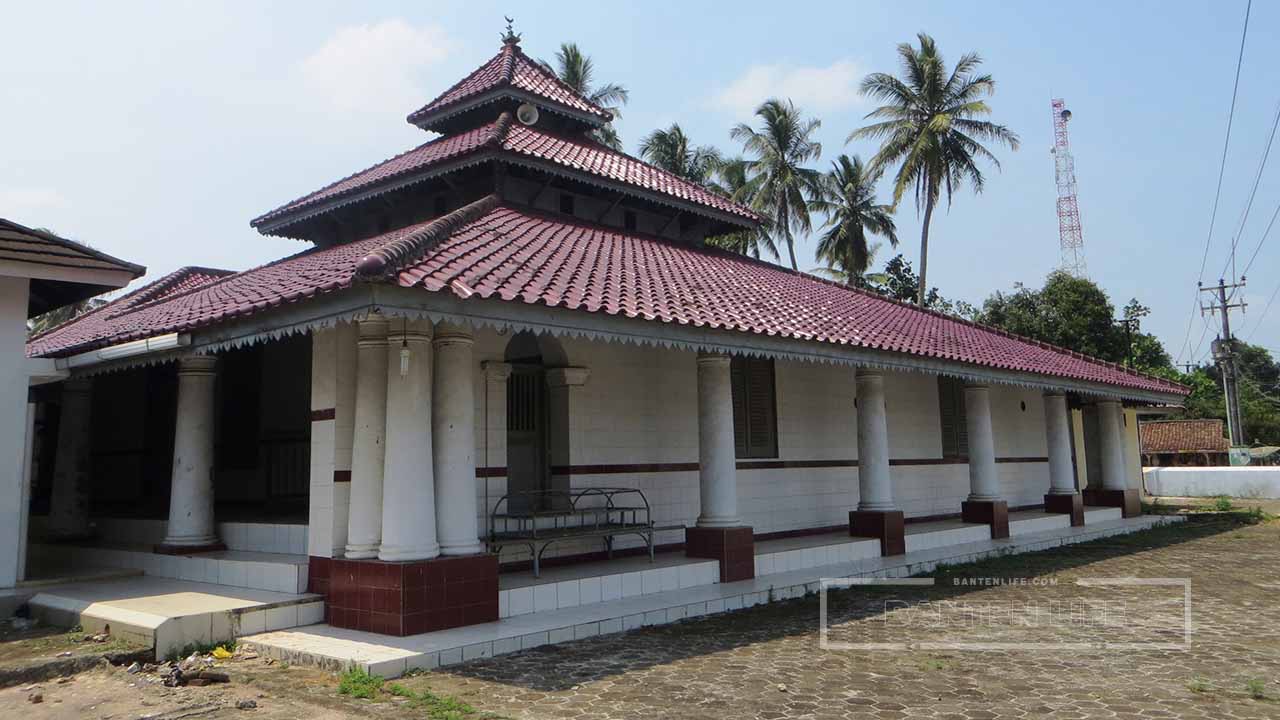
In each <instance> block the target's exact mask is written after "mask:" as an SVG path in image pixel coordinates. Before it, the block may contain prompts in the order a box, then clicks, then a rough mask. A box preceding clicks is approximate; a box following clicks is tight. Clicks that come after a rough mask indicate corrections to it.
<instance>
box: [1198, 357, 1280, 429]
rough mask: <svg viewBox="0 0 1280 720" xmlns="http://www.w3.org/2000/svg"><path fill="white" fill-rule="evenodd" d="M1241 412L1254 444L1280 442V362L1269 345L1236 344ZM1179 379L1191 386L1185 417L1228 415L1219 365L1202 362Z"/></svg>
mask: <svg viewBox="0 0 1280 720" xmlns="http://www.w3.org/2000/svg"><path fill="white" fill-rule="evenodd" d="M1236 370H1237V372H1238V377H1239V382H1238V383H1237V385H1238V387H1239V396H1240V413H1241V416H1242V417H1243V418H1244V439H1245V442H1247V443H1249V444H1252V445H1280V363H1277V362H1276V361H1275V359H1274V358H1273V357H1272V356H1271V353H1270V352H1268V351H1267V349H1266V348H1263V347H1259V346H1257V345H1249V344H1247V343H1237V344H1236ZM1179 380H1180V381H1181V382H1183V383H1185V384H1187V385H1190V386H1191V395H1190V396H1188V397H1187V399H1186V401H1185V402H1184V403H1183V407H1184V411H1183V413H1182V416H1183V417H1187V418H1218V419H1219V420H1222V421H1223V422H1226V419H1227V407H1226V401H1225V399H1224V397H1223V389H1222V373H1221V372H1220V371H1219V369H1218V366H1217V365H1213V364H1209V365H1202V366H1199V367H1196V368H1194V369H1192V371H1191V372H1190V373H1188V374H1186V375H1182V376H1181V377H1180V378H1179Z"/></svg>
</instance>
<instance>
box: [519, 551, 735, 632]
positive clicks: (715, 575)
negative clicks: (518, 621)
mask: <svg viewBox="0 0 1280 720" xmlns="http://www.w3.org/2000/svg"><path fill="white" fill-rule="evenodd" d="M719 581H720V565H719V563H717V562H716V561H707V562H695V563H686V564H683V565H675V566H671V567H660V568H649V569H646V570H637V571H634V572H627V573H618V574H615V575H604V576H600V577H589V578H580V579H575V580H563V581H560V582H554V583H544V584H542V585H530V586H527V587H522V588H512V589H509V590H500V591H498V617H504V618H505V617H514V616H516V615H527V614H529V613H534V612H546V611H549V610H562V609H564V608H571V607H578V606H580V605H590V604H593V603H598V602H608V601H610V600H618V599H621V598H629V597H638V596H640V595H651V594H653V593H659V592H666V591H668V590H682V589H685V588H691V587H696V586H699V585H712V584H714V583H717V582H719Z"/></svg>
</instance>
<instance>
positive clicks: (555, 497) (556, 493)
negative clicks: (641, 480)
mask: <svg viewBox="0 0 1280 720" xmlns="http://www.w3.org/2000/svg"><path fill="white" fill-rule="evenodd" d="M657 529H659V528H655V527H654V525H653V518H652V517H651V515H650V512H649V500H648V499H647V498H646V497H645V496H644V493H643V492H641V491H639V490H636V489H634V488H578V489H574V490H535V491H528V492H513V493H507V494H506V495H503V496H502V497H501V498H499V499H498V501H497V502H496V503H494V506H493V511H492V512H490V513H489V534H488V537H487V538H486V542H487V543H488V545H489V550H490V551H491V552H494V553H499V552H501V551H502V548H503V547H504V546H506V545H517V546H524V547H527V548H528V549H529V554H530V556H532V558H533V576H534V577H539V575H540V573H541V565H542V554H543V553H544V552H546V550H547V548H548V547H549V546H551V545H552V544H554V543H557V542H562V541H569V540H581V539H584V538H600V539H601V540H603V542H604V549H605V554H606V556H607V557H609V558H610V559H612V558H613V540H614V538H615V537H617V536H619V535H637V536H639V537H640V538H642V539H643V540H644V542H645V546H646V547H647V548H648V551H649V562H653V533H654V531H655V530H657Z"/></svg>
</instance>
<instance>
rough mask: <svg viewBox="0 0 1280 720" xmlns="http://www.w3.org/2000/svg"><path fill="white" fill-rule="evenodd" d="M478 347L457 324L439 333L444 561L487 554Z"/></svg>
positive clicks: (435, 442) (439, 497)
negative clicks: (480, 477) (480, 480)
mask: <svg viewBox="0 0 1280 720" xmlns="http://www.w3.org/2000/svg"><path fill="white" fill-rule="evenodd" d="M474 343H475V340H474V339H473V338H472V335H471V331H470V329H468V328H466V327H463V326H460V325H453V324H451V323H441V324H440V325H439V326H437V327H436V334H435V340H434V342H433V345H434V346H435V353H436V358H435V359H436V364H435V377H434V380H433V382H432V391H433V392H432V400H433V402H434V404H433V405H432V408H431V440H432V446H433V448H434V450H435V459H434V463H433V466H434V469H435V475H436V535H437V537H438V539H439V542H440V553H441V554H442V555H474V554H476V553H479V552H481V551H483V549H484V548H483V546H482V545H481V544H480V529H479V519H478V514H479V503H478V502H477V500H476V440H475V415H476V406H475V385H474V383H475V379H474V378H473V374H474V369H473V367H472V365H474V363H473V361H472V345H474Z"/></svg>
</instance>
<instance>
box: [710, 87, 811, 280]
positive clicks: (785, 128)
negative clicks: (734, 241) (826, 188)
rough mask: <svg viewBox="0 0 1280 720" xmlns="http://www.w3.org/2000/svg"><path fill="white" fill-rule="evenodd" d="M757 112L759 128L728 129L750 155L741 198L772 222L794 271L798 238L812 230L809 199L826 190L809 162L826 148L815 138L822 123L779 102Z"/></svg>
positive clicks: (740, 126) (773, 101)
mask: <svg viewBox="0 0 1280 720" xmlns="http://www.w3.org/2000/svg"><path fill="white" fill-rule="evenodd" d="M755 114H756V116H757V117H759V118H760V120H761V126H760V129H759V130H757V129H755V128H753V127H751V126H750V125H747V124H746V123H739V124H738V125H736V126H734V128H733V129H732V130H730V131H729V136H730V137H732V138H733V139H734V140H737V141H738V142H741V143H742V145H743V148H744V149H745V151H746V153H747V155H749V156H750V157H748V159H747V160H746V161H745V166H744V167H745V170H746V180H747V186H746V187H745V188H744V189H743V193H742V194H743V196H744V197H746V196H749V197H750V198H751V207H752V209H754V210H755V211H756V212H758V213H760V214H761V215H764V216H765V217H767V218H769V228H768V231H769V232H770V234H771V235H772V236H773V237H774V242H775V245H776V243H777V241H778V240H781V241H782V243H783V244H785V245H786V246H787V252H788V254H789V255H790V257H791V269H792V270H798V269H799V266H798V265H797V264H796V247H795V235H796V234H797V233H808V232H809V231H811V230H812V229H813V225H812V223H811V221H810V218H809V201H810V200H811V199H812V198H815V197H817V196H818V195H820V194H821V186H822V173H820V172H818V171H817V170H814V169H812V168H807V167H804V164H805V163H807V162H810V161H812V160H816V159H817V158H818V156H819V155H821V154H822V145H821V144H820V143H818V142H817V141H816V140H814V139H813V134H814V133H815V132H816V131H817V130H818V127H819V126H820V125H822V122H821V121H820V120H816V119H812V118H805V117H804V114H803V113H801V112H800V110H799V109H798V108H796V106H795V105H794V104H793V103H792V102H791V101H790V100H787V101H782V100H779V99H777V98H773V99H770V100H766V101H765V102H764V103H763V104H761V105H760V107H758V108H756V113H755Z"/></svg>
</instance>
